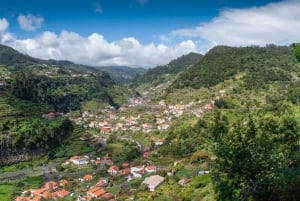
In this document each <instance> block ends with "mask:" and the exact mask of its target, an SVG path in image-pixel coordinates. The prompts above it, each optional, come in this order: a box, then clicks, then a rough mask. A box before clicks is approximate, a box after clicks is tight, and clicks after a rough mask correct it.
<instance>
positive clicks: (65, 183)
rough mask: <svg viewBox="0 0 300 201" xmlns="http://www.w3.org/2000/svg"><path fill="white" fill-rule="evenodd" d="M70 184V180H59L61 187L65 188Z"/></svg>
mask: <svg viewBox="0 0 300 201" xmlns="http://www.w3.org/2000/svg"><path fill="white" fill-rule="evenodd" d="M68 184H69V181H68V180H65V179H62V180H59V185H60V186H65V185H68Z"/></svg>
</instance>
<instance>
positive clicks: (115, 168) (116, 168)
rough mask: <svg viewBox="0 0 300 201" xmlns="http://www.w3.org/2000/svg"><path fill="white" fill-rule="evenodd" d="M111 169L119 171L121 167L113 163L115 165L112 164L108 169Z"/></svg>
mask: <svg viewBox="0 0 300 201" xmlns="http://www.w3.org/2000/svg"><path fill="white" fill-rule="evenodd" d="M108 170H109V171H113V170H114V171H119V167H118V166H116V165H113V166H111V167H110V168H109V169H108Z"/></svg>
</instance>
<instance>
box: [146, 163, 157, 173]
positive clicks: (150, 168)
mask: <svg viewBox="0 0 300 201" xmlns="http://www.w3.org/2000/svg"><path fill="white" fill-rule="evenodd" d="M156 170H157V168H156V166H155V165H149V166H147V167H146V168H145V171H146V172H147V173H152V172H156Z"/></svg>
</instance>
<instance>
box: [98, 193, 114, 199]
mask: <svg viewBox="0 0 300 201" xmlns="http://www.w3.org/2000/svg"><path fill="white" fill-rule="evenodd" d="M113 197H114V194H112V193H105V194H104V195H102V196H101V198H104V199H107V200H109V199H112V198H113Z"/></svg>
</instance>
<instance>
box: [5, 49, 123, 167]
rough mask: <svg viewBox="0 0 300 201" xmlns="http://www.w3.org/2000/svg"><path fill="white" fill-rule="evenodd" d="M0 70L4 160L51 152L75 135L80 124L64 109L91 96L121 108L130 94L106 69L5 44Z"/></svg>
mask: <svg viewBox="0 0 300 201" xmlns="http://www.w3.org/2000/svg"><path fill="white" fill-rule="evenodd" d="M0 72H1V77H0V83H1V85H0V108H1V111H0V130H1V134H0V155H1V156H0V158H1V160H0V164H6V163H13V162H18V161H24V160H30V159H32V158H36V157H39V156H41V155H45V154H48V153H50V152H51V151H52V149H54V148H55V147H57V146H60V145H62V144H61V143H64V139H68V138H70V139H71V138H72V135H73V134H74V133H73V127H74V125H73V123H72V122H71V121H69V120H68V119H66V118H64V117H63V114H62V113H67V112H69V111H77V110H79V111H80V110H81V108H82V105H85V104H86V103H88V102H89V101H93V102H97V105H103V104H104V105H111V106H114V107H116V108H118V107H119V105H121V104H122V101H123V100H124V98H125V95H124V94H125V92H124V91H123V90H122V89H121V88H120V87H119V86H117V85H116V84H115V83H114V82H113V81H112V79H111V78H110V76H109V75H108V74H107V73H105V72H102V71H99V70H97V69H93V68H90V67H86V66H82V65H76V64H73V63H72V62H67V61H54V60H48V61H45V60H40V59H35V58H31V57H29V56H26V55H23V54H21V53H19V52H17V51H15V50H13V49H12V48H9V47H6V46H2V45H1V46H0ZM50 112H52V114H51V115H49V114H50ZM77 137H78V136H77ZM73 142H75V141H74V140H73ZM81 145H82V146H83V147H82V150H86V149H85V145H84V144H81ZM80 149H81V148H80V147H79V148H78V150H79V151H80ZM89 150H90V149H89Z"/></svg>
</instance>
